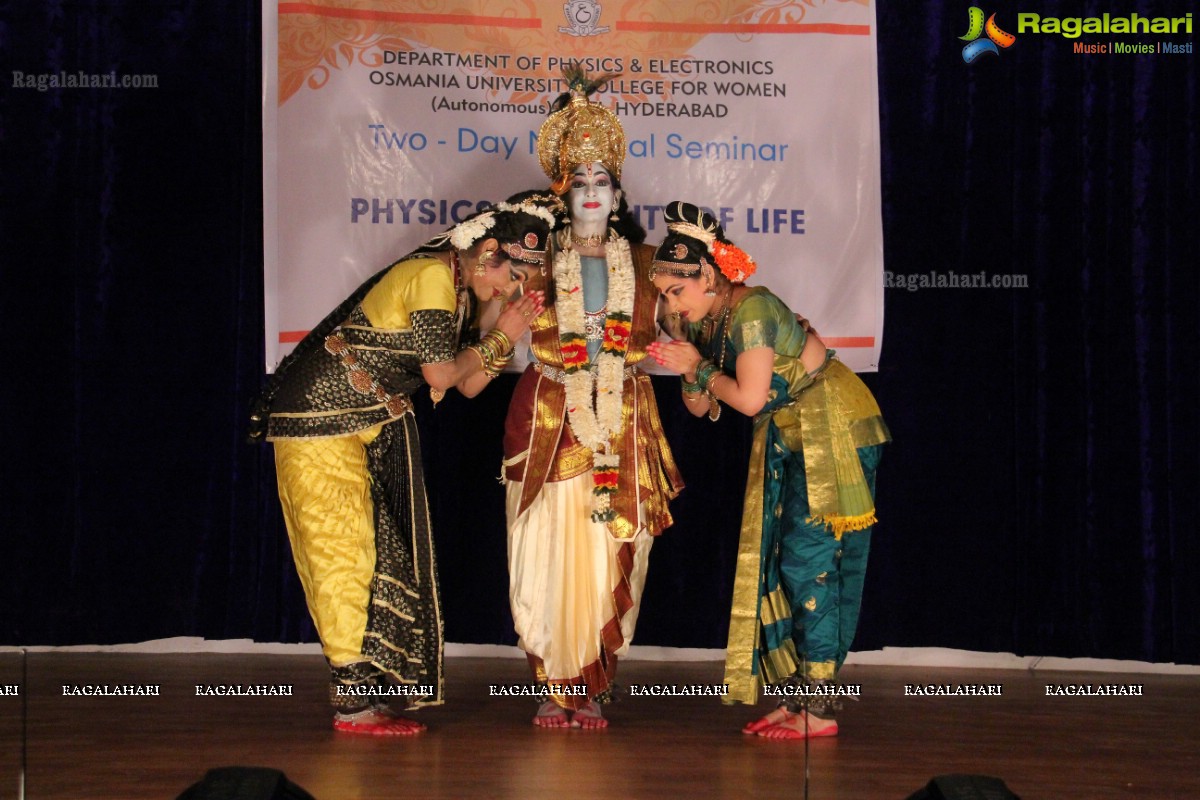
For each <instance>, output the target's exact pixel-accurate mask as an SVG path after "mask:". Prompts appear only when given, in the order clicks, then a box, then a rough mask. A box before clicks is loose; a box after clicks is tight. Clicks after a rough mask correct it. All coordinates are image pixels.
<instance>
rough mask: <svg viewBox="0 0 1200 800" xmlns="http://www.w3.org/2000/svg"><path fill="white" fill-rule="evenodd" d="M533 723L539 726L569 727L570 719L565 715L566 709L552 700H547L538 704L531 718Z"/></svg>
mask: <svg viewBox="0 0 1200 800" xmlns="http://www.w3.org/2000/svg"><path fill="white" fill-rule="evenodd" d="M533 724H534V725H537V726H538V727H539V728H569V727H571V719H570V718H569V717H568V716H567V712H566V710H564V709H563V707H562V706H560V705H559V704H558V703H556V702H554V701H553V700H547V701H546V702H544V703H542V704H541V705H540V706H538V710H537V714H536V715H535V716H534V718H533Z"/></svg>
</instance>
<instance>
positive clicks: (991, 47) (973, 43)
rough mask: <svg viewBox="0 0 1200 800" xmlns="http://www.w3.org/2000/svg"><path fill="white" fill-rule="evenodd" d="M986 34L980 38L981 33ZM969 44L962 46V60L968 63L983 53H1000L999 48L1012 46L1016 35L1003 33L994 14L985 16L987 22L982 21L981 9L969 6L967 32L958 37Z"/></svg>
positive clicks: (996, 54)
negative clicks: (985, 36)
mask: <svg viewBox="0 0 1200 800" xmlns="http://www.w3.org/2000/svg"><path fill="white" fill-rule="evenodd" d="M985 33H986V34H987V38H986V39H980V38H979V37H980V36H982V35H983V34H985ZM958 38H959V39H962V40H963V41H964V42H969V44H968V45H967V46H966V47H964V48H963V53H962V56H963V61H965V62H967V63H968V64H970V63H971V62H972V61H974V60H975V59H977V58H979V57H980V56H981V55H983V54H984V53H991V54H992V55H995V56H998V55H1000V48H1001V47H1003V48H1009V47H1012V44H1013V42H1015V41H1016V40H1017V37H1015V36H1013V35H1012V34H1011V33H1005V32H1004V31H1002V30H1000V26H999V25H997V24H996V15H995V14H992V15H991V16H990V17H988V18H987V22H986V23H985V22H984V21H983V9H982V8H979V7H978V6H971V8H970V9H969V10H968V11H967V33H966V35H965V36H960V37H958Z"/></svg>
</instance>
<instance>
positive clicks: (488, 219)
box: [450, 211, 496, 250]
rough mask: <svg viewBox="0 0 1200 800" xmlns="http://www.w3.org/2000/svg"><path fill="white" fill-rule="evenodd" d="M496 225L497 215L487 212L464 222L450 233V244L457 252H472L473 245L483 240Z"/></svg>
mask: <svg viewBox="0 0 1200 800" xmlns="http://www.w3.org/2000/svg"><path fill="white" fill-rule="evenodd" d="M495 224H496V213H495V212H494V211H485V212H483V213H482V214H480V215H478V216H475V217H471V218H470V219H466V220H463V221H462V222H460V223H458V224H457V225H455V226H454V229H453V230H451V231H450V244H452V245H454V248H455V249H456V250H470V249H471V245H473V244H475V242H477V241H479V240H480V239H482V238H483V235H484V234H485V233H487V232H488V231H489V230H491V227H492V226H493V225H495Z"/></svg>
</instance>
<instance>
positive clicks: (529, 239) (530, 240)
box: [525, 233, 538, 250]
mask: <svg viewBox="0 0 1200 800" xmlns="http://www.w3.org/2000/svg"><path fill="white" fill-rule="evenodd" d="M525 246H526V247H528V248H529V249H530V250H533V249H535V248H536V247H537V246H538V235H537V234H536V233H527V234H525Z"/></svg>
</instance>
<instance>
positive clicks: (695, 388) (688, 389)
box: [679, 375, 700, 394]
mask: <svg viewBox="0 0 1200 800" xmlns="http://www.w3.org/2000/svg"><path fill="white" fill-rule="evenodd" d="M679 382H680V384H682V385H683V393H684V394H700V384H699V382H696V383H693V382H691V381H689V380H688V379H687V378H685V377H683V376H682V375H680V376H679Z"/></svg>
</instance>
